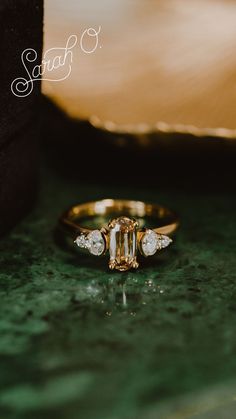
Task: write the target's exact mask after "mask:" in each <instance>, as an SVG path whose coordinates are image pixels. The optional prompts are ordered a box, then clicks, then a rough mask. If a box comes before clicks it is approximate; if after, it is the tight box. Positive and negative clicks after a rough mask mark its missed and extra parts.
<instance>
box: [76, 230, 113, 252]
mask: <svg viewBox="0 0 236 419" xmlns="http://www.w3.org/2000/svg"><path fill="white" fill-rule="evenodd" d="M75 243H76V244H77V246H78V247H80V248H82V249H87V250H88V251H89V252H90V253H91V254H92V255H95V256H100V255H101V254H102V253H103V252H104V251H105V246H106V244H105V240H104V238H103V235H102V233H101V232H100V231H99V230H93V231H91V233H89V234H88V235H85V234H83V233H82V234H80V235H79V236H78V237H77V238H76V239H75Z"/></svg>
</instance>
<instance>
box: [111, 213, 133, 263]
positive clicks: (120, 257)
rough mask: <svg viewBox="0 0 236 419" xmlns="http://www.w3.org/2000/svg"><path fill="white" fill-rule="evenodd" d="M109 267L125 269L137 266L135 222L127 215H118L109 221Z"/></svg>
mask: <svg viewBox="0 0 236 419" xmlns="http://www.w3.org/2000/svg"><path fill="white" fill-rule="evenodd" d="M109 228H110V246H109V250H110V262H109V267H110V269H117V270H119V271H127V270H128V269H131V268H137V267H138V263H137V222H136V221H135V220H132V219H130V218H128V217H119V218H117V219H115V220H113V221H111V222H110V223H109Z"/></svg>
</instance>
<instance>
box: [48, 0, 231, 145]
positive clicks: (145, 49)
mask: <svg viewBox="0 0 236 419" xmlns="http://www.w3.org/2000/svg"><path fill="white" fill-rule="evenodd" d="M235 22H236V2H234V1H230V0H224V1H223V0H221V1H219V0H191V1H189V0H169V1H164V0H163V1H154V0H149V1H148V2H147V1H146V2H143V1H141V0H135V1H134V0H119V1H118V0H109V1H108V0H100V1H99V2H97V3H95V2H94V1H92V0H80V1H79V2H78V1H76V0H67V2H63V1H59V0H46V1H45V45H44V49H45V50H47V49H48V48H50V47H59V46H64V45H65V43H66V40H67V38H68V36H69V35H71V34H77V36H78V38H79V37H80V36H81V34H82V32H83V31H84V29H86V28H88V27H91V26H92V27H94V28H96V29H97V28H98V27H99V26H101V34H100V37H99V46H98V48H97V50H96V52H94V53H93V54H84V53H83V52H82V51H81V50H80V49H79V47H78V46H77V47H76V49H75V53H74V58H73V59H74V61H73V65H72V72H71V75H70V77H69V78H68V79H67V80H65V81H63V82H57V83H56V82H45V83H44V84H43V91H44V93H46V94H47V95H49V96H50V97H51V98H53V99H54V100H55V101H56V102H57V103H58V104H59V105H60V106H61V107H62V108H63V109H64V110H65V111H66V112H67V113H68V114H69V115H71V116H74V117H76V118H85V119H90V118H91V117H94V116H96V118H92V120H94V121H96V123H99V124H100V123H101V124H103V123H105V126H106V127H110V128H111V129H116V127H117V125H118V127H120V126H122V127H124V126H127V129H128V128H130V129H131V130H132V127H134V126H135V125H136V124H140V123H144V125H143V126H142V128H143V129H144V131H145V129H148V127H152V128H153V127H154V128H155V127H159V128H161V127H163V128H164V129H168V127H173V129H174V128H175V126H176V127H177V130H178V129H179V130H180V131H181V129H183V130H185V127H184V126H183V125H187V126H188V127H186V129H187V130H190V131H191V129H192V130H193V132H194V130H195V131H198V132H199V133H200V134H201V133H203V134H204V132H205V131H204V130H205V128H210V129H213V134H214V132H215V131H214V130H215V129H216V128H226V130H225V129H223V130H219V131H218V132H217V131H216V134H219V135H223V136H228V137H236V131H235V128H236V112H235V103H236V88H235V82H236V71H235V68H236V56H235V45H236V25H235ZM100 47H101V48H100ZM50 77H51V74H50ZM99 121H100V122H99ZM107 121H112V122H113V123H114V124H115V125H114V124H111V123H110V124H109V123H107ZM157 122H159V124H158V125H156V123H157ZM160 122H164V124H160ZM127 124H128V125H127ZM166 124H167V125H166ZM194 127H197V130H196V128H194ZM202 130H203V131H202ZM209 132H210V131H209ZM211 132H212V131H211Z"/></svg>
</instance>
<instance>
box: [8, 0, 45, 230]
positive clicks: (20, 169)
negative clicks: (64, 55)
mask: <svg viewBox="0 0 236 419" xmlns="http://www.w3.org/2000/svg"><path fill="white" fill-rule="evenodd" d="M42 31H43V0H20V1H19V0H1V4H0V39H1V44H0V53H1V63H0V234H2V233H4V232H6V231H7V230H8V229H9V228H10V227H12V226H13V225H14V224H15V223H16V222H17V221H18V220H19V219H20V218H21V217H22V216H23V215H24V214H25V213H26V212H27V210H28V209H29V208H30V206H31V205H32V202H33V197H34V195H35V191H36V187H35V185H36V178H37V176H36V174H37V135H38V115H39V112H37V110H38V104H39V102H40V87H41V86H40V82H39V81H37V82H35V83H34V88H33V91H32V92H31V93H30V94H29V95H28V96H26V97H17V96H15V95H14V94H13V93H12V91H11V83H12V81H13V80H14V79H16V78H18V77H24V78H27V74H26V71H25V69H24V67H23V64H22V61H21V54H22V52H23V51H24V50H25V49H27V48H32V49H34V50H35V51H36V52H37V59H36V60H35V61H34V62H32V63H31V64H29V66H28V65H27V67H29V69H30V68H31V69H32V68H33V67H34V66H35V65H37V64H40V63H41V54H42V39H43V32H42Z"/></svg>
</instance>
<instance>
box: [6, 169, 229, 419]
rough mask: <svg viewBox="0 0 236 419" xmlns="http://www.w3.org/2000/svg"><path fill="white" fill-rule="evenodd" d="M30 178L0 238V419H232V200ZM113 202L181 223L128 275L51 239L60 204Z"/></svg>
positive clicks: (51, 176) (225, 195) (222, 195)
mask: <svg viewBox="0 0 236 419" xmlns="http://www.w3.org/2000/svg"><path fill="white" fill-rule="evenodd" d="M41 178H42V180H41V185H42V186H41V191H40V196H39V200H38V203H37V205H36V208H35V210H34V211H33V212H32V213H31V214H30V215H29V216H28V217H27V218H26V219H25V220H24V221H23V222H22V223H21V224H20V225H19V226H17V227H16V228H15V229H14V231H12V233H11V234H10V235H9V236H7V237H5V238H3V239H2V240H1V241H0V263H1V265H0V266H1V269H0V418H1V419H8V418H9V419H13V418H14V419H15V418H20V419H29V418H30V419H31V418H33V419H42V418H57V419H62V418H63V419H64V418H65V419H77V418H78V419H141V418H145V419H154V418H172V419H173V418H176V419H177V418H178V419H179V418H190V417H191V418H192V417H194V418H195V417H196V418H214V419H216V418H223V419H225V418H233V417H235V415H236V405H235V395H236V384H235V378H236V357H235V355H236V322H235V320H236V284H235V280H236V278H235V276H236V275H235V274H236V258H235V248H236V237H235V231H236V217H235V209H236V206H235V204H236V199H235V197H234V196H233V194H232V193H230V192H212V193H200V192H194V191H192V192H188V193H185V192H184V191H181V190H178V191H172V190H171V189H166V190H165V191H163V190H161V191H160V192H159V193H158V192H157V191H156V190H155V188H150V189H149V188H148V187H143V188H142V189H140V188H135V187H134V188H132V189H131V188H130V189H128V188H125V187H122V186H120V187H119V188H117V189H116V190H114V188H113V187H112V186H111V185H110V186H109V185H108V186H102V187H101V184H96V181H94V182H93V183H91V182H90V184H86V183H83V184H79V183H78V182H77V181H75V182H72V181H71V180H70V181H69V180H66V179H65V178H64V177H62V176H60V175H59V174H56V173H54V172H53V171H50V170H48V169H47V170H46V169H44V170H42V176H41ZM114 194H115V196H116V197H118V196H120V197H124V198H138V199H144V200H149V201H154V202H160V203H162V204H165V205H167V206H170V207H171V208H173V209H175V210H177V211H178V213H179V214H180V217H181V221H182V223H181V227H180V229H179V232H178V235H177V237H176V242H175V244H174V245H173V246H172V247H171V248H170V249H169V250H168V251H166V252H163V253H162V255H161V256H159V257H158V258H155V259H150V260H147V261H146V262H145V263H144V264H143V265H142V267H141V269H140V270H138V271H137V272H130V273H111V272H109V271H108V269H107V267H106V262H105V261H104V260H103V259H102V260H100V259H99V258H92V259H91V257H87V256H80V257H79V256H78V255H76V254H73V253H70V252H68V251H67V250H65V249H63V248H60V247H58V246H57V244H56V243H55V242H54V238H53V229H54V227H55V222H56V219H57V217H58V216H59V215H60V212H61V211H62V210H64V209H65V208H66V207H68V205H70V204H71V203H74V202H75V201H76V200H80V201H81V200H82V201H83V200H84V201H86V200H88V199H89V200H90V199H93V198H94V199H95V198H98V197H99V198H101V197H114Z"/></svg>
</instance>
